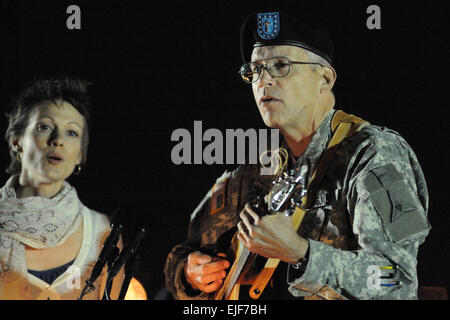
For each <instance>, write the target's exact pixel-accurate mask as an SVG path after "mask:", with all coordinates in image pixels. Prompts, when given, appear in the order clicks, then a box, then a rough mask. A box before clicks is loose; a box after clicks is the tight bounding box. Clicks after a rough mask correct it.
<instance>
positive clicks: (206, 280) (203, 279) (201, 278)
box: [195, 270, 227, 284]
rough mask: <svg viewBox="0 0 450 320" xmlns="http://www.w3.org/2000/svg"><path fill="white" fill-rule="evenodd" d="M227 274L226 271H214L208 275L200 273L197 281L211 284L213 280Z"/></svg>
mask: <svg viewBox="0 0 450 320" xmlns="http://www.w3.org/2000/svg"><path fill="white" fill-rule="evenodd" d="M226 276H227V273H226V272H225V271H223V270H222V271H219V272H214V273H211V274H206V275H199V276H197V277H196V278H195V281H196V282H197V283H199V284H209V283H211V282H214V281H217V280H221V279H223V278H225V277H226Z"/></svg>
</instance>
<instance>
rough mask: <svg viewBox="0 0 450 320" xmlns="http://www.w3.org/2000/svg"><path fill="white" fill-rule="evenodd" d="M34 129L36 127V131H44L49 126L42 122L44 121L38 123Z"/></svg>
mask: <svg viewBox="0 0 450 320" xmlns="http://www.w3.org/2000/svg"><path fill="white" fill-rule="evenodd" d="M36 129H37V130H38V131H45V130H48V129H50V126H49V125H46V124H44V123H39V124H38V125H37V126H36Z"/></svg>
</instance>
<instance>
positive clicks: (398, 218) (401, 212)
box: [367, 165, 430, 242]
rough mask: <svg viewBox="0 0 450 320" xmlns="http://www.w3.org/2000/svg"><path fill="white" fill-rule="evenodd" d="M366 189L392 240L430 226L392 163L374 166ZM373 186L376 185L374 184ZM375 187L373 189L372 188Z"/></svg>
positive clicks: (398, 239) (421, 231)
mask: <svg viewBox="0 0 450 320" xmlns="http://www.w3.org/2000/svg"><path fill="white" fill-rule="evenodd" d="M371 174H372V176H371V177H370V178H369V179H368V180H367V181H370V182H371V183H369V185H368V188H369V189H372V190H368V191H369V192H370V193H371V195H370V201H371V202H372V204H373V206H374V207H375V209H376V210H377V212H378V214H379V215H380V217H381V219H382V221H383V224H384V227H385V229H386V232H387V233H388V235H389V237H390V238H391V239H392V240H393V241H394V242H400V241H402V240H405V239H409V238H413V237H414V236H415V235H419V234H425V233H428V231H429V229H430V226H429V223H428V220H427V218H426V215H425V212H424V208H423V207H422V205H421V203H420V201H419V199H418V198H417V196H416V194H415V193H414V191H413V190H412V188H411V187H409V186H408V185H407V184H406V183H405V182H404V181H403V180H402V177H401V175H400V173H399V172H398V170H397V169H396V168H395V167H394V166H393V165H387V166H384V167H382V168H377V169H375V170H373V171H372V172H371ZM375 186H376V187H375ZM374 187H375V188H374Z"/></svg>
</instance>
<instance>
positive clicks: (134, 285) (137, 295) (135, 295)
mask: <svg viewBox="0 0 450 320" xmlns="http://www.w3.org/2000/svg"><path fill="white" fill-rule="evenodd" d="M125 300H147V293H146V292H145V289H144V286H143V285H142V284H141V283H140V282H139V281H137V280H136V279H135V278H132V279H131V281H130V285H129V286H128V290H127V294H126V295H125Z"/></svg>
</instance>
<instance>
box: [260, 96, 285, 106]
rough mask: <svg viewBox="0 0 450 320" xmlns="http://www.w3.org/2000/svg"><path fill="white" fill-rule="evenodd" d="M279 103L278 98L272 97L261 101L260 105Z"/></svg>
mask: <svg viewBox="0 0 450 320" xmlns="http://www.w3.org/2000/svg"><path fill="white" fill-rule="evenodd" d="M277 101H280V100H278V99H277V98H275V97H272V96H264V97H262V98H261V99H260V100H259V104H269V103H272V102H277Z"/></svg>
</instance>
